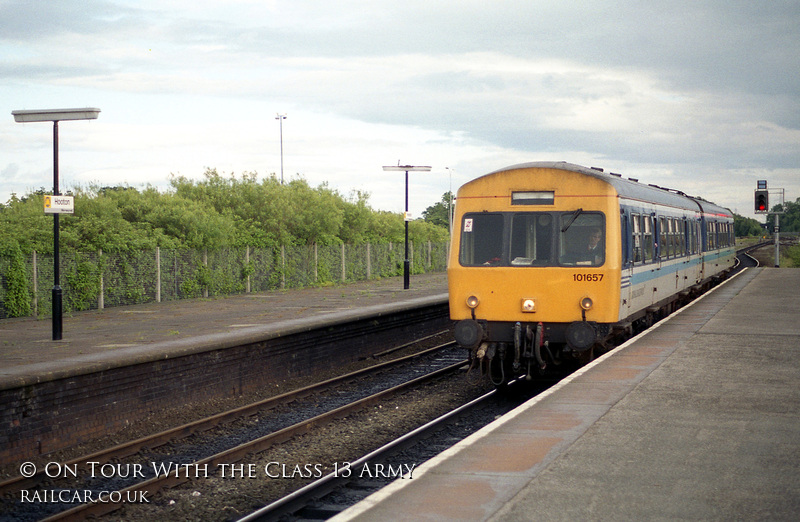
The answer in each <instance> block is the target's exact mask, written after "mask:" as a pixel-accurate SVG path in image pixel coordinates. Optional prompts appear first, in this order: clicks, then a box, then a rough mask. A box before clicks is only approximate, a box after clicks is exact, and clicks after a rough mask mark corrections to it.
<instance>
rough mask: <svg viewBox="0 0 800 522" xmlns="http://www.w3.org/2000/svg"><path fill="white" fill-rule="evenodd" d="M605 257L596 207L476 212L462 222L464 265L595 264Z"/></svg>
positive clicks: (461, 258) (601, 218)
mask: <svg viewBox="0 0 800 522" xmlns="http://www.w3.org/2000/svg"><path fill="white" fill-rule="evenodd" d="M604 261H605V218H604V216H603V214H602V213H600V212H584V211H582V210H580V209H579V210H577V211H573V212H565V213H561V212H504V213H475V214H467V215H465V216H464V220H463V221H462V226H461V247H460V251H459V262H460V263H461V265H462V266H582V265H585V266H599V265H602V264H603V263H604Z"/></svg>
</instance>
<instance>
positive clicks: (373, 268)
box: [0, 242, 448, 319]
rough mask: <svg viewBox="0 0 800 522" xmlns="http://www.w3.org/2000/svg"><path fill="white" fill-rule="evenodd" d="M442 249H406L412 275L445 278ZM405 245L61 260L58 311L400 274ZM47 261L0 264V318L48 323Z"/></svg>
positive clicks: (437, 245) (30, 259)
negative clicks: (36, 319)
mask: <svg viewBox="0 0 800 522" xmlns="http://www.w3.org/2000/svg"><path fill="white" fill-rule="evenodd" d="M447 251H448V243H430V242H427V243H416V244H413V243H412V244H410V245H409V252H410V254H409V257H410V258H411V261H412V262H411V273H412V274H421V273H428V272H443V271H444V270H445V269H446V266H447ZM404 259H405V248H404V245H403V244H391V243H388V244H377V245H374V244H369V243H365V244H360V245H331V246H317V245H310V246H286V247H280V248H276V249H251V248H242V249H223V250H217V251H195V250H160V249H156V250H155V251H147V252H138V253H114V254H111V253H103V252H93V253H92V252H89V253H64V252H62V253H61V255H60V260H61V263H60V265H61V287H62V289H63V293H64V311H65V312H72V311H80V310H91V309H102V308H105V307H110V306H122V305H132V304H140V303H148V302H161V301H170V300H177V299H187V298H195V297H212V296H224V295H231V294H242V293H249V292H264V291H268V290H278V289H283V288H302V287H307V286H320V285H327V284H335V283H343V282H352V281H361V280H367V279H378V278H383V277H391V276H398V275H402V274H403V260H404ZM52 288H53V257H52V255H37V254H36V252H34V253H33V254H32V255H31V256H30V257H27V256H26V257H25V258H20V259H13V258H5V257H0V319H4V318H7V317H20V316H28V315H32V316H35V317H45V316H49V315H50V313H51V290H52Z"/></svg>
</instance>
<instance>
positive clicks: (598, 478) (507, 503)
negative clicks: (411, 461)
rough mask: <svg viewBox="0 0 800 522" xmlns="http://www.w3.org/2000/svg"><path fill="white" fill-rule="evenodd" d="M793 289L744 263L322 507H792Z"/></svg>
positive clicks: (482, 511)
mask: <svg viewBox="0 0 800 522" xmlns="http://www.w3.org/2000/svg"><path fill="white" fill-rule="evenodd" d="M798 289H800V270H790V269H784V270H779V269H749V270H746V271H744V272H743V273H741V274H740V275H738V276H736V277H734V278H732V279H730V280H728V281H727V282H725V283H724V284H722V285H721V286H719V287H717V288H716V289H715V290H714V291H713V292H711V293H708V294H706V295H705V296H704V297H703V298H701V299H699V300H697V301H695V302H694V303H693V304H691V305H690V306H687V307H685V308H683V309H682V310H680V311H679V312H678V313H676V314H674V315H673V316H671V317H670V318H668V319H667V320H665V321H662V322H660V323H658V324H656V325H655V326H654V327H653V328H651V329H650V330H648V331H647V332H645V333H644V334H643V335H641V336H639V337H637V338H635V339H632V340H631V341H629V342H628V343H626V344H625V345H623V346H621V347H620V348H618V349H617V350H615V351H613V352H610V353H609V354H606V355H605V356H603V357H601V358H599V359H598V360H596V361H594V362H593V363H591V364H590V365H588V366H586V367H585V368H583V369H582V370H580V371H579V372H577V373H575V374H574V375H572V376H570V377H569V378H567V379H565V380H564V381H562V382H561V383H559V384H558V385H556V386H554V387H553V388H551V389H550V390H548V391H547V392H545V393H543V394H541V395H539V396H537V397H536V398H534V399H532V400H530V401H528V402H527V403H526V404H524V405H523V406H521V407H520V408H518V409H516V410H515V411H513V412H512V413H510V414H509V415H506V416H504V417H503V418H501V419H499V420H498V421H496V422H495V423H493V424H491V425H489V426H487V427H486V428H484V429H482V430H480V431H479V432H477V433H475V434H474V435H472V436H471V437H469V438H468V439H465V440H464V441H463V442H462V443H460V444H458V445H456V446H454V447H453V448H451V449H449V450H447V451H445V452H444V453H443V454H441V455H439V456H438V457H436V458H434V459H432V460H431V461H429V462H427V463H425V464H423V465H422V466H420V467H418V468H417V469H416V470H415V472H414V474H413V478H412V479H411V480H398V481H396V482H394V483H392V484H390V485H389V486H387V487H386V488H384V489H382V490H380V491H379V492H377V493H375V494H373V495H372V496H370V497H368V498H367V499H365V500H364V501H362V502H361V503H359V504H357V505H356V506H354V507H352V508H350V509H349V510H347V511H345V512H343V513H342V514H340V515H339V516H337V517H336V518H334V520H338V521H342V520H359V521H370V520H389V519H391V520H415V521H416V520H437V521H441V520H502V521H508V520H519V521H522V520H525V521H527V520H642V519H649V520H652V519H662V520H675V519H680V520H795V519H796V517H797V514H798V513H800V357H799V356H800V292H798Z"/></svg>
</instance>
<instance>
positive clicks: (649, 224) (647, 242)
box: [642, 216, 655, 263]
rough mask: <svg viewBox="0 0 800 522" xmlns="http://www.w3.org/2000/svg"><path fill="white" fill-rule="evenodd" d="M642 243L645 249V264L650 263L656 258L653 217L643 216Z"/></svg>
mask: <svg viewBox="0 0 800 522" xmlns="http://www.w3.org/2000/svg"><path fill="white" fill-rule="evenodd" d="M642 225H643V226H642V242H643V245H642V246H643V248H644V262H645V263H649V262H651V261H653V259H654V258H655V244H654V240H653V217H652V216H642Z"/></svg>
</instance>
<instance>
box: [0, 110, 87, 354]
mask: <svg viewBox="0 0 800 522" xmlns="http://www.w3.org/2000/svg"><path fill="white" fill-rule="evenodd" d="M11 114H12V115H13V116H14V121H16V122H17V123H32V122H41V121H52V122H53V195H54V196H60V195H61V193H60V192H59V189H58V122H59V121H68V120H96V119H97V115H98V114H100V109H94V108H89V107H87V108H82V109H48V110H32V111H12V112H11ZM58 225H59V214H58V212H56V213H54V214H53V303H52V304H53V340H54V341H60V340H61V337H62V332H63V307H62V290H61V286H60V284H59V283H60V279H61V277H60V276H61V274H60V267H59V251H58V243H59V226H58Z"/></svg>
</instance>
